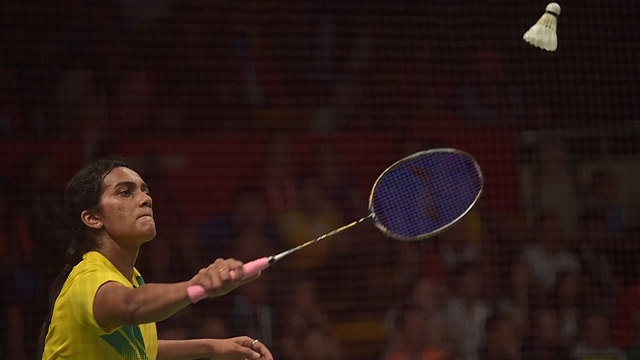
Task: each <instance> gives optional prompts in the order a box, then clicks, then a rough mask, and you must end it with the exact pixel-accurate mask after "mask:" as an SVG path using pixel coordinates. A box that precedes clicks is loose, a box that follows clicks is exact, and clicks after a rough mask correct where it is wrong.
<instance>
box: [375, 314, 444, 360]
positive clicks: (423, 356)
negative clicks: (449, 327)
mask: <svg viewBox="0 0 640 360" xmlns="http://www.w3.org/2000/svg"><path fill="white" fill-rule="evenodd" d="M422 315H423V314H421V310H420V309H417V308H415V307H411V306H409V307H407V308H405V309H404V310H403V312H402V315H401V316H400V318H399V324H398V326H397V328H398V330H399V338H400V344H399V347H398V349H397V350H396V351H394V352H392V353H391V354H389V355H388V356H386V357H385V360H445V359H449V358H450V352H449V351H447V350H445V349H442V348H440V347H438V346H434V344H432V343H431V342H430V341H429V328H428V326H427V323H426V322H425V321H424V318H423V317H422Z"/></svg>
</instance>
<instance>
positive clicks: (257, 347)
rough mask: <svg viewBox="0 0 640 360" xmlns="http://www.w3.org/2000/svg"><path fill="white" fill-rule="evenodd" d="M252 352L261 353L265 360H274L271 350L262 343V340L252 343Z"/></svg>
mask: <svg viewBox="0 0 640 360" xmlns="http://www.w3.org/2000/svg"><path fill="white" fill-rule="evenodd" d="M249 347H250V348H251V349H252V350H254V351H256V352H258V353H260V355H261V356H262V358H263V359H267V360H273V355H271V352H270V351H269V349H268V348H267V347H266V346H265V345H264V344H263V343H262V342H260V340H258V339H255V340H253V341H251V345H250V346H249Z"/></svg>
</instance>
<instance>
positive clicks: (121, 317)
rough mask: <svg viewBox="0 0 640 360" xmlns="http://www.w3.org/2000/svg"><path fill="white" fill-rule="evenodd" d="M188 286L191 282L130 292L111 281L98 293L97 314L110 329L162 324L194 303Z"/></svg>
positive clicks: (150, 286)
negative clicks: (191, 302)
mask: <svg viewBox="0 0 640 360" xmlns="http://www.w3.org/2000/svg"><path fill="white" fill-rule="evenodd" d="M188 286H189V283H188V282H181V283H174V284H153V283H152V284H146V285H142V286H140V287H138V288H135V289H130V288H127V287H125V286H123V285H121V284H120V283H116V282H108V283H105V284H103V285H102V286H101V287H100V288H99V289H98V292H97V293H96V297H95V299H94V302H93V313H94V315H95V318H96V320H97V321H98V323H99V324H100V325H102V326H104V327H106V328H114V327H118V326H122V325H135V324H146V323H151V322H158V321H162V320H164V319H166V318H168V317H170V316H171V315H173V314H175V313H176V312H178V311H180V310H181V309H182V308H184V307H186V306H187V305H189V304H190V300H189V297H188V295H187V287H188Z"/></svg>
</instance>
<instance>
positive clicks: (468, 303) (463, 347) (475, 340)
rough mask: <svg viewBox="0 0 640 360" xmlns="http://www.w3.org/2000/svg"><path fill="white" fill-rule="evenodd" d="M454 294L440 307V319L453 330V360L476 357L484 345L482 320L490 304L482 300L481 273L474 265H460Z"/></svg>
mask: <svg viewBox="0 0 640 360" xmlns="http://www.w3.org/2000/svg"><path fill="white" fill-rule="evenodd" d="M455 285H456V290H457V291H456V295H455V296H454V297H453V298H452V299H451V300H450V301H449V304H448V306H447V307H446V308H445V310H444V322H445V323H446V324H449V325H450V326H451V328H452V329H453V332H454V336H455V338H456V345H457V350H458V353H456V354H454V358H455V359H460V360H477V359H478V355H479V351H480V349H481V348H482V347H483V346H484V344H485V322H486V320H487V318H488V317H489V315H490V314H491V308H490V306H489V305H488V304H487V303H485V302H484V300H483V299H482V289H483V285H482V276H481V273H480V267H479V266H478V264H475V263H470V264H465V265H464V266H461V267H460V268H459V270H458V271H457V272H456V275H455Z"/></svg>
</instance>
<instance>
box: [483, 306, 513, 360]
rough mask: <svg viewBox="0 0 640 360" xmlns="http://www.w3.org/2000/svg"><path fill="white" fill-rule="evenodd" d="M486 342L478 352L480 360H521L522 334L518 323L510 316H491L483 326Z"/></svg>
mask: <svg viewBox="0 0 640 360" xmlns="http://www.w3.org/2000/svg"><path fill="white" fill-rule="evenodd" d="M485 331H486V333H487V342H486V345H485V347H484V348H483V349H482V351H481V352H480V359H481V360H521V359H522V332H521V329H520V328H519V325H518V321H517V320H516V319H514V318H513V317H512V316H510V315H506V314H501V315H493V316H491V317H489V318H488V319H487V322H486V324H485Z"/></svg>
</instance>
